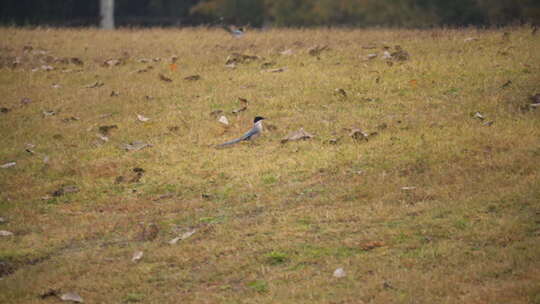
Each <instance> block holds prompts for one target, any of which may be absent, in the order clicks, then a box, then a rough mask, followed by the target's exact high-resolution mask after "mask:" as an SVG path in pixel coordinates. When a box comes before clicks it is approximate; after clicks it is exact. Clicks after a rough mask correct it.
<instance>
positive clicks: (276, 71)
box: [266, 67, 287, 73]
mask: <svg viewBox="0 0 540 304" xmlns="http://www.w3.org/2000/svg"><path fill="white" fill-rule="evenodd" d="M286 70H287V68H286V67H282V68H277V69H270V70H266V71H267V72H268V73H281V72H284V71H286Z"/></svg>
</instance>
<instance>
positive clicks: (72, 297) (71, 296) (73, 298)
mask: <svg viewBox="0 0 540 304" xmlns="http://www.w3.org/2000/svg"><path fill="white" fill-rule="evenodd" d="M60 300H62V301H65V302H74V303H84V300H83V298H81V296H80V295H78V294H77V293H75V292H68V293H64V294H63V295H61V296H60Z"/></svg>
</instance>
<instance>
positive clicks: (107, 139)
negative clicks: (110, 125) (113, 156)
mask: <svg viewBox="0 0 540 304" xmlns="http://www.w3.org/2000/svg"><path fill="white" fill-rule="evenodd" d="M96 136H97V137H98V138H99V139H101V140H102V141H104V142H108V141H109V138H108V137H107V136H104V135H101V134H97V135H96Z"/></svg>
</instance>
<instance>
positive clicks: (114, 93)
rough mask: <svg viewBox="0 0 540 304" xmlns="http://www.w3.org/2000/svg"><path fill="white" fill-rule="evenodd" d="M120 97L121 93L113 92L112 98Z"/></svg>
mask: <svg viewBox="0 0 540 304" xmlns="http://www.w3.org/2000/svg"><path fill="white" fill-rule="evenodd" d="M118 95H120V93H118V92H117V91H111V95H110V96H111V97H116V96H118Z"/></svg>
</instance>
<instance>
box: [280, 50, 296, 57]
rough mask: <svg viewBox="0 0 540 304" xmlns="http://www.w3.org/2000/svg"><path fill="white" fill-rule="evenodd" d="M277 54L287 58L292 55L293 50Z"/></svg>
mask: <svg viewBox="0 0 540 304" xmlns="http://www.w3.org/2000/svg"><path fill="white" fill-rule="evenodd" d="M279 54H281V55H283V56H289V55H292V54H293V50H292V49H286V50H284V51H282V52H279Z"/></svg>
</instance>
